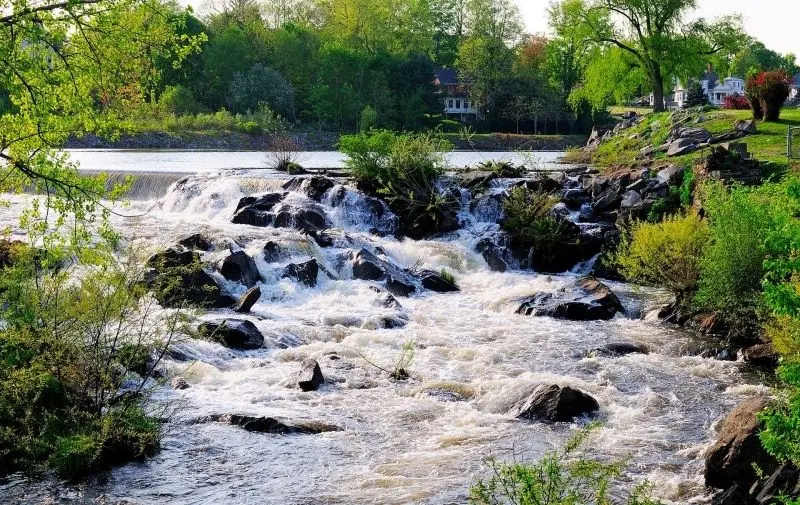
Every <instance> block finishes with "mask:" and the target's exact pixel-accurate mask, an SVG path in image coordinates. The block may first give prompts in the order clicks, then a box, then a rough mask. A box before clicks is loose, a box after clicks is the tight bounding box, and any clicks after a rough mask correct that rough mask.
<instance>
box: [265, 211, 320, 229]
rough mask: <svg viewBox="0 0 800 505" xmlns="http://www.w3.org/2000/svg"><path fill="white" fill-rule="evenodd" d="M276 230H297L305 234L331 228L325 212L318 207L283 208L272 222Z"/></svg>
mask: <svg viewBox="0 0 800 505" xmlns="http://www.w3.org/2000/svg"><path fill="white" fill-rule="evenodd" d="M272 226H274V227H275V228H295V229H298V230H303V231H305V232H307V233H308V232H315V231H321V230H324V229H325V228H328V227H329V223H328V220H327V219H326V218H325V212H324V211H323V210H322V209H321V208H320V207H318V206H316V205H315V206H308V207H290V206H281V207H280V209H279V211H278V212H277V213H276V214H275V218H274V220H273V221H272Z"/></svg>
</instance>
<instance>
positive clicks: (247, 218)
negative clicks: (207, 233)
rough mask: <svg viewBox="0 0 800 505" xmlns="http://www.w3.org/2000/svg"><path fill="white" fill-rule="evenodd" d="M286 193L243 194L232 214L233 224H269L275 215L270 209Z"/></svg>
mask: <svg viewBox="0 0 800 505" xmlns="http://www.w3.org/2000/svg"><path fill="white" fill-rule="evenodd" d="M285 196H286V193H267V194H266V195H261V196H245V197H244V198H242V199H241V200H239V204H238V205H237V206H236V212H235V214H234V215H233V219H232V222H233V223H234V224H249V225H251V226H269V225H270V224H272V222H273V220H274V219H275V216H274V215H273V214H271V213H270V211H271V210H272V209H273V208H274V207H275V206H276V205H278V204H279V203H280V202H281V201H282V200H283V198H284V197H285Z"/></svg>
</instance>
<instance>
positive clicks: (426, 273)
mask: <svg viewBox="0 0 800 505" xmlns="http://www.w3.org/2000/svg"><path fill="white" fill-rule="evenodd" d="M419 277H420V280H421V281H422V287H423V288H425V289H430V290H431V291H436V292H437V293H451V292H454V291H460V290H459V289H458V286H457V285H456V284H455V283H454V282H450V281H449V280H447V279H445V278H444V277H442V276H441V275H440V274H437V273H436V272H432V271H430V270H423V271H422V272H420V273H419Z"/></svg>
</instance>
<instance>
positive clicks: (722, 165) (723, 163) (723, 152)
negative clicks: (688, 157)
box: [694, 143, 762, 186]
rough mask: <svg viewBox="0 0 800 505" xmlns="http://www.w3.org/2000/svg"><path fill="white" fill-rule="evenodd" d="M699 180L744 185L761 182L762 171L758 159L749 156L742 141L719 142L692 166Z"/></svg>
mask: <svg viewBox="0 0 800 505" xmlns="http://www.w3.org/2000/svg"><path fill="white" fill-rule="evenodd" d="M694 173H695V176H696V178H697V180H698V182H699V181H703V180H706V179H714V180H718V181H722V182H724V183H727V184H731V183H739V184H743V185H746V186H753V185H757V184H761V182H762V173H761V168H760V164H759V162H758V160H755V159H752V158H750V155H749V154H748V152H747V145H746V144H743V143H733V144H721V145H719V146H716V147H714V148H713V149H712V150H711V154H709V155H708V156H707V157H705V158H703V159H701V160H699V161H698V162H697V163H696V164H695V166H694Z"/></svg>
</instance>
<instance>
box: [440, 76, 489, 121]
mask: <svg viewBox="0 0 800 505" xmlns="http://www.w3.org/2000/svg"><path fill="white" fill-rule="evenodd" d="M435 72H436V79H435V80H434V84H435V85H436V86H438V87H439V89H440V91H441V94H442V102H443V105H444V113H445V115H446V116H447V117H455V118H457V119H460V120H462V121H464V120H474V119H476V118H478V117H479V112H478V109H476V108H475V106H474V104H473V103H472V101H471V100H470V98H469V89H468V87H469V84H468V83H464V82H462V81H461V80H460V79H459V78H458V72H456V71H455V70H454V69H452V68H437V69H436V70H435Z"/></svg>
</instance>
